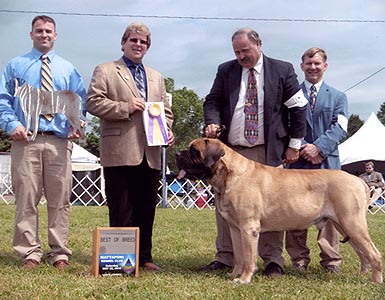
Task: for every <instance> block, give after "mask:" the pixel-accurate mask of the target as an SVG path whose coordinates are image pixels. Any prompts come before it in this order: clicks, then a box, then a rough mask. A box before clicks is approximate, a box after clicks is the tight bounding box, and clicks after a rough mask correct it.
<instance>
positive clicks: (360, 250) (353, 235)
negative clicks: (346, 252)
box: [345, 217, 383, 284]
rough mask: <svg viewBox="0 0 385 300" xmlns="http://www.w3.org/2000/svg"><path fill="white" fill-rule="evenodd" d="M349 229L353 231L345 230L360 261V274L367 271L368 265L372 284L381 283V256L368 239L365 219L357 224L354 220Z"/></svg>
mask: <svg viewBox="0 0 385 300" xmlns="http://www.w3.org/2000/svg"><path fill="white" fill-rule="evenodd" d="M350 227H351V228H354V229H353V230H352V231H349V229H347V228H345V229H346V231H347V233H348V235H349V236H350V240H349V242H350V244H351V245H352V247H353V249H354V250H355V251H356V253H357V255H358V256H359V258H360V260H361V273H365V272H366V271H367V269H368V268H367V266H368V263H369V264H370V266H371V267H372V277H371V279H372V282H374V283H376V284H378V283H382V282H383V277H382V270H383V269H382V255H381V253H380V251H378V250H377V248H376V246H375V245H374V244H373V242H372V240H371V238H370V235H369V232H368V227H367V223H366V219H365V217H363V218H362V219H361V220H359V221H358V222H357V219H356V221H355V222H354V223H353V224H350Z"/></svg>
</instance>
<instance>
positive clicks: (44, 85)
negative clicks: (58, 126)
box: [41, 54, 54, 121]
mask: <svg viewBox="0 0 385 300" xmlns="http://www.w3.org/2000/svg"><path fill="white" fill-rule="evenodd" d="M52 87H53V83H52V72H51V66H50V64H49V61H48V56H47V55H46V54H43V55H42V56H41V90H42V91H50V92H51V91H52V90H53V89H52ZM43 117H44V118H45V119H47V120H48V121H51V120H52V119H53V117H54V115H53V114H43Z"/></svg>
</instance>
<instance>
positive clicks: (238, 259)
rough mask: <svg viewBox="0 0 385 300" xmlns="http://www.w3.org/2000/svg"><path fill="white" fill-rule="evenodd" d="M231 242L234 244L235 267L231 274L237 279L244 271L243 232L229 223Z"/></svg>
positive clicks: (232, 277) (231, 276)
mask: <svg viewBox="0 0 385 300" xmlns="http://www.w3.org/2000/svg"><path fill="white" fill-rule="evenodd" d="M229 228H230V236H231V243H232V245H233V254H234V268H233V271H232V272H231V273H230V274H229V276H230V278H231V279H235V278H236V277H238V276H240V275H241V274H242V272H243V255H242V252H243V251H242V240H241V232H240V231H239V228H238V227H236V226H234V225H231V224H230V223H229Z"/></svg>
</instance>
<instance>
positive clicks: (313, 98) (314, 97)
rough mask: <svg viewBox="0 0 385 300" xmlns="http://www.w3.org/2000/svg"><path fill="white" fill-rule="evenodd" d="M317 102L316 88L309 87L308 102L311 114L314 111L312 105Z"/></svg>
mask: <svg viewBox="0 0 385 300" xmlns="http://www.w3.org/2000/svg"><path fill="white" fill-rule="evenodd" d="M316 100H317V88H316V87H315V86H314V85H312V86H311V87H310V96H309V102H310V110H311V111H312V112H313V111H314V105H315V102H316Z"/></svg>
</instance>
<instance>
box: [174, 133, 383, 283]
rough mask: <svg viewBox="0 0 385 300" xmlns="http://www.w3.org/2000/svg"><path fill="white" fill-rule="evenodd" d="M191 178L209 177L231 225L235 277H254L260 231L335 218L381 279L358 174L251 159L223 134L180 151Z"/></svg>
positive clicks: (363, 261) (365, 194) (365, 191)
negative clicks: (276, 165)
mask: <svg viewBox="0 0 385 300" xmlns="http://www.w3.org/2000/svg"><path fill="white" fill-rule="evenodd" d="M176 161H177V165H178V167H179V168H180V169H181V170H184V171H182V172H183V173H185V177H187V178H189V179H208V183H209V184H210V185H211V186H212V187H213V188H214V191H215V201H217V203H216V204H217V205H216V207H217V209H218V210H219V213H220V214H221V215H222V216H223V218H224V219H225V220H226V221H227V222H228V224H229V226H230V233H231V240H232V244H233V248H234V249H233V251H234V269H233V271H232V273H231V274H230V276H231V278H232V279H233V281H234V282H240V283H250V282H251V279H252V276H253V274H254V272H255V271H256V268H257V267H256V264H255V262H256V259H257V256H258V247H257V245H258V237H259V234H260V233H261V232H265V231H281V230H295V229H306V228H308V227H310V226H311V225H312V224H315V225H316V226H317V228H318V229H321V228H322V226H323V225H324V224H325V222H326V220H331V221H332V222H333V223H334V224H335V226H336V228H337V229H338V231H339V232H340V233H341V234H342V235H343V236H344V237H345V239H344V240H345V241H347V240H349V242H350V244H351V245H352V246H353V248H354V250H355V251H356V253H357V254H358V256H359V258H360V261H361V272H366V271H367V270H368V267H369V265H370V267H371V268H372V277H371V279H372V281H373V282H374V283H382V281H383V278H382V256H381V253H380V252H379V251H378V250H377V248H376V247H375V245H374V244H373V242H372V240H371V238H370V236H369V232H368V226H367V222H366V210H367V205H368V202H369V189H368V187H367V185H366V184H365V183H364V182H363V181H362V180H361V179H360V178H358V177H356V176H353V175H350V174H348V173H346V172H344V171H340V170H289V169H283V168H274V167H269V166H265V165H262V164H259V163H257V162H254V161H252V160H249V159H247V158H245V157H243V156H242V155H240V154H238V153H237V152H235V151H233V150H232V149H230V148H229V147H227V146H226V145H225V144H223V143H222V142H220V141H219V140H218V139H209V138H200V139H196V140H194V141H192V142H191V143H190V145H189V147H188V149H187V150H183V151H181V152H180V153H178V154H177V158H176Z"/></svg>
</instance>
